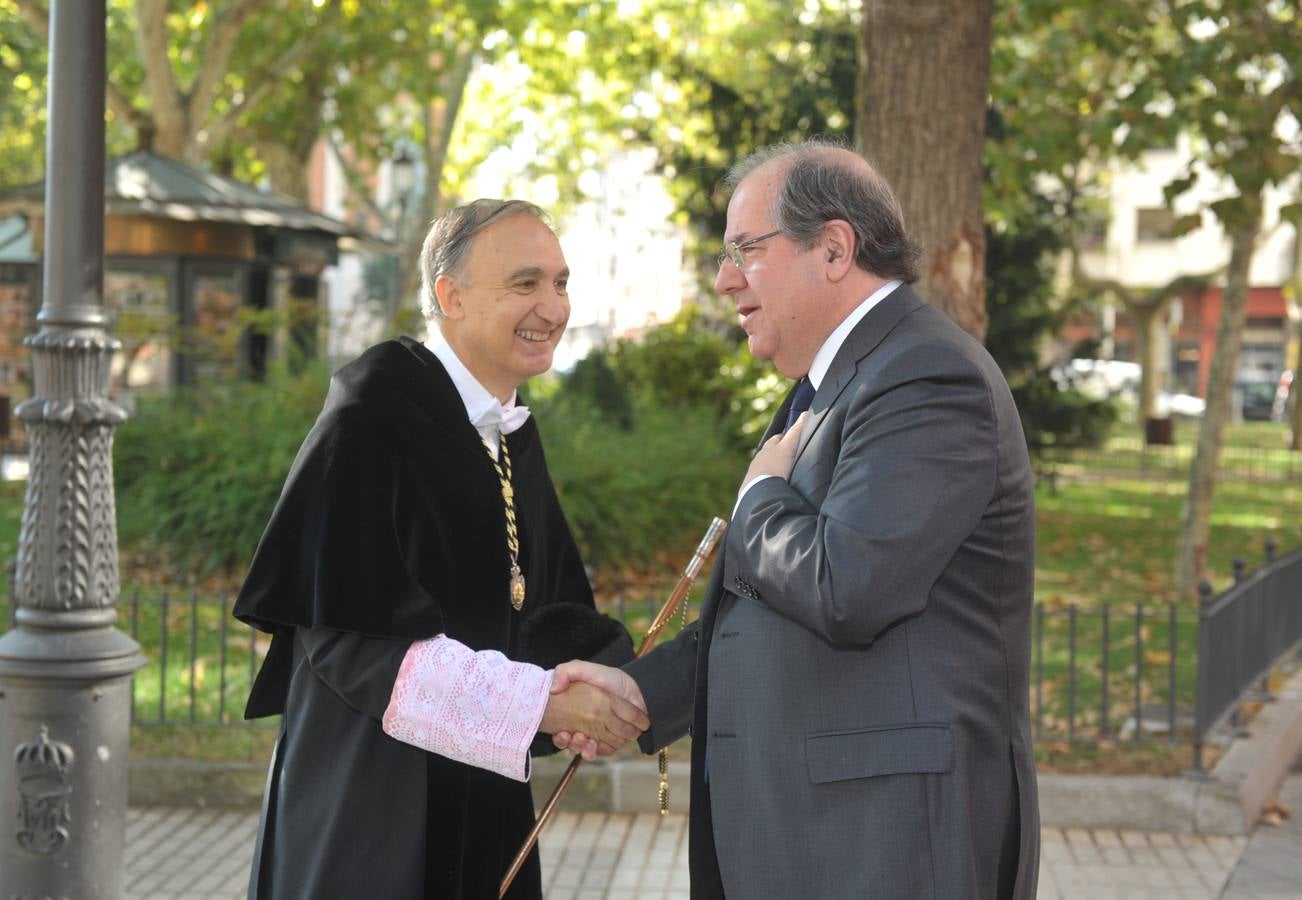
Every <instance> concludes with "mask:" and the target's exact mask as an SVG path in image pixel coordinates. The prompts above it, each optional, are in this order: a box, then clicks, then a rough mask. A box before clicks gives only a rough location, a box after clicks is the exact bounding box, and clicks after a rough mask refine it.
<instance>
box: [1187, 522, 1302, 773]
mask: <svg viewBox="0 0 1302 900" xmlns="http://www.w3.org/2000/svg"><path fill="white" fill-rule="evenodd" d="M1199 594H1200V596H1201V602H1200V604H1199V612H1198V618H1199V622H1198V687H1197V691H1196V697H1197V702H1196V704H1195V708H1194V719H1195V743H1194V766H1195V768H1201V762H1202V760H1201V755H1202V744H1203V741H1204V739H1205V738H1206V736H1207V735H1208V734H1209V733H1210V732H1211V731H1212V729H1213V728H1216V727H1217V726H1218V725H1221V724H1222V723H1224V722H1225V721H1226V720H1230V721H1231V724H1236V723H1235V722H1234V719H1235V718H1236V717H1237V715H1238V710H1239V704H1240V703H1241V702H1242V700H1243V698H1244V697H1245V695H1248V694H1249V693H1250V692H1253V691H1256V692H1258V693H1260V694H1263V695H1264V694H1267V693H1268V691H1267V690H1266V688H1267V685H1266V679H1267V676H1268V674H1269V672H1270V670H1271V668H1272V667H1273V666H1274V665H1275V663H1276V662H1277V661H1278V660H1279V659H1280V658H1281V657H1283V656H1285V655H1287V654H1288V653H1290V652H1291V651H1292V650H1293V649H1294V648H1296V647H1297V646H1298V645H1299V644H1302V548H1300V549H1298V550H1295V551H1293V552H1292V553H1290V554H1289V555H1288V556H1285V557H1284V558H1283V559H1275V545H1274V543H1273V542H1269V543H1267V545H1266V561H1265V563H1264V564H1263V565H1262V566H1261V567H1260V568H1259V569H1257V570H1256V571H1255V572H1253V573H1252V574H1251V575H1248V574H1246V571H1245V566H1244V564H1243V560H1241V559H1236V560H1235V561H1234V586H1233V587H1231V588H1230V589H1229V590H1226V591H1225V592H1223V593H1221V594H1220V595H1218V596H1213V594H1212V587H1211V585H1209V584H1207V583H1206V582H1203V583H1202V584H1201V585H1199Z"/></svg>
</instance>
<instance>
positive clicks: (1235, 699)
mask: <svg viewBox="0 0 1302 900" xmlns="http://www.w3.org/2000/svg"><path fill="white" fill-rule="evenodd" d="M1235 572H1236V578H1235V584H1234V586H1232V587H1231V588H1230V589H1228V590H1227V591H1225V592H1224V593H1222V594H1220V595H1219V596H1216V597H1212V596H1211V594H1210V588H1205V589H1204V592H1203V601H1202V603H1201V606H1200V608H1199V609H1193V608H1187V609H1186V608H1182V607H1178V606H1174V605H1161V606H1157V605H1151V606H1144V605H1135V606H1117V605H1108V604H1104V605H1103V606H1101V607H1097V608H1091V607H1084V606H1080V605H1076V604H1071V605H1053V604H1048V603H1040V604H1037V605H1036V608H1035V613H1034V619H1033V634H1032V648H1031V649H1032V657H1031V688H1030V689H1031V696H1030V707H1031V715H1032V724H1033V728H1034V736H1035V738H1036V740H1039V741H1047V742H1068V743H1098V742H1102V741H1110V742H1115V743H1133V744H1153V743H1167V744H1181V745H1186V746H1192V748H1193V753H1194V766H1195V768H1196V769H1197V768H1200V767H1201V765H1202V749H1203V745H1204V743H1205V742H1206V740H1207V739H1208V736H1209V734H1210V733H1211V732H1212V730H1213V729H1215V728H1217V727H1219V726H1220V725H1222V724H1224V723H1225V722H1226V721H1227V720H1229V721H1230V722H1231V724H1233V721H1234V716H1235V711H1236V710H1237V709H1238V707H1239V704H1240V703H1241V702H1242V701H1243V700H1244V699H1245V697H1249V696H1251V694H1252V692H1253V690H1254V689H1255V688H1257V687H1258V686H1259V685H1260V684H1261V683H1262V680H1263V678H1264V677H1265V676H1266V674H1267V673H1268V672H1269V670H1270V668H1271V666H1272V665H1274V664H1275V663H1276V662H1277V661H1278V660H1280V658H1281V657H1283V656H1285V655H1286V654H1287V653H1288V652H1289V651H1290V649H1291V648H1294V647H1295V646H1297V645H1298V644H1299V642H1300V641H1302V549H1299V550H1297V551H1295V552H1293V553H1291V554H1290V555H1289V556H1287V557H1285V558H1283V559H1279V560H1276V559H1274V555H1273V547H1272V546H1271V545H1269V544H1268V545H1267V558H1266V562H1265V564H1264V565H1262V567H1261V568H1259V569H1258V570H1257V571H1255V572H1253V573H1252V574H1251V575H1248V574H1246V573H1245V569H1244V566H1243V564H1242V562H1241V561H1236V564H1235ZM660 603H661V598H655V597H650V596H636V597H629V596H625V595H620V596H617V597H616V598H615V599H614V601H613V602H612V603H611V604H609V605H608V606H607V607H606V608H605V611H606V612H607V613H609V614H611V615H614V616H616V617H618V618H620V619H621V620H622V621H624V622H625V624H626V625H627V626H628V628H629V631H630V632H631V633H632V634H633V635H634V637H635V638H640V636H641V635H642V634H643V633H645V631H646V628H647V627H648V626H649V624H650V622H651V619H652V618H653V617H654V615H655V613H656V611H657V610H658V609H659V606H660ZM693 605H698V604H693ZM231 606H232V603H231V601H230V599H229V598H226V597H219V598H217V599H215V600H208V599H202V598H200V597H198V596H197V595H194V594H191V595H189V596H177V595H175V594H173V593H169V592H166V591H162V592H160V593H159V594H158V595H156V596H143V595H141V594H139V593H134V594H131V595H130V596H128V597H124V598H123V600H122V603H121V604H120V606H119V617H120V618H119V626H120V627H122V628H123V629H124V630H127V631H129V633H130V634H131V636H132V637H133V638H135V639H136V641H138V642H139V643H140V645H141V647H142V649H143V650H144V653H145V655H146V657H147V659H148V663H147V664H146V666H145V667H144V668H142V669H141V670H140V671H139V672H137V673H136V677H135V688H134V692H133V695H132V704H131V718H132V722H134V723H136V724H139V725H164V724H168V725H170V724H188V725H199V726H244V725H248V724H259V723H245V722H244V720H243V708H244V701H245V698H247V696H248V692H249V688H250V686H251V685H252V683H253V679H254V677H255V675H256V674H257V670H258V667H259V666H260V665H261V662H262V657H263V655H264V654H265V653H266V650H267V647H268V646H269V643H270V640H269V638H268V637H267V636H266V635H263V634H261V633H259V632H256V631H254V630H253V629H251V628H249V627H247V626H245V625H243V624H242V623H240V622H237V621H236V620H235V619H234V618H232V617H231ZM694 615H695V610H693V611H689V612H686V613H685V615H684V616H682V617H675V621H673V622H671V623H670V626H669V628H668V629H667V631H668V634H666V635H665V638H666V639H667V638H668V637H669V636H671V635H672V633H673V632H675V631H676V630H677V629H678V628H679V627H681V625H682V623H683V622H684V621H688V620H690V619H691V618H693V617H694ZM9 620H10V613H9V612H8V611H7V613H6V615H4V616H3V617H0V622H7V621H9ZM266 722H267V720H261V723H263V724H265V723H266Z"/></svg>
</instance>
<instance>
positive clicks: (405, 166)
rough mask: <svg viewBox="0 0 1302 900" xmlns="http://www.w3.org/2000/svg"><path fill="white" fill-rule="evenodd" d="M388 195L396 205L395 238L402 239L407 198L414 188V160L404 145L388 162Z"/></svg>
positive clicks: (400, 145)
mask: <svg viewBox="0 0 1302 900" xmlns="http://www.w3.org/2000/svg"><path fill="white" fill-rule="evenodd" d="M389 165H390V166H391V169H390V180H389V188H390V190H389V193H390V194H391V195H392V199H393V200H394V201H395V202H396V203H397V204H398V215H397V218H396V220H395V223H394V229H393V230H394V232H395V236H396V237H397V238H398V239H399V240H401V239H402V227H403V225H404V224H405V223H404V221H403V220H404V219H405V218H406V217H407V198H408V197H410V196H411V190H412V188H414V187H415V186H416V158H415V157H414V156H412V155H411V153H410V152H409V151H408V150H407V145H406V144H399V145H398V152H397V153H395V154H394V156H393V159H392V160H390V162H389Z"/></svg>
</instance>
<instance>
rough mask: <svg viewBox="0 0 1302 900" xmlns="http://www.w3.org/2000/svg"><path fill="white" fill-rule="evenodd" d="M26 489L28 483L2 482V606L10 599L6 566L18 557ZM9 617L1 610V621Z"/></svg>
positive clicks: (0, 558) (0, 535)
mask: <svg viewBox="0 0 1302 900" xmlns="http://www.w3.org/2000/svg"><path fill="white" fill-rule="evenodd" d="M25 488H26V483H25V482H22V481H0V604H3V603H4V602H5V601H7V599H8V597H9V572H8V569H7V568H6V566H7V564H8V563H9V561H10V560H12V559H15V558H16V557H17V556H18V529H19V526H20V525H21V524H22V516H23V491H24V489H25ZM7 615H8V613H7V612H6V611H5V610H4V609H2V608H0V621H3V622H7V621H8V619H7V618H5V617H6V616H7Z"/></svg>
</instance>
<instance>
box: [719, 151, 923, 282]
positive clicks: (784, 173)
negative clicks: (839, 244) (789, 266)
mask: <svg viewBox="0 0 1302 900" xmlns="http://www.w3.org/2000/svg"><path fill="white" fill-rule="evenodd" d="M751 179H757V180H765V181H767V180H770V179H772V180H773V181H775V182H777V183H776V184H775V185H774V187H775V190H774V191H773V209H772V218H773V224H774V227H775V228H777V229H779V230H780V231H781V232H782V233H783V234H784V235H786V236H787V237H789V238H791V240H793V241H795V242H796V243H797V244H799V245H800V246H802V247H804V248H806V249H808V248H811V247H813V246H814V244H815V243H817V241H818V239H819V237H820V235H821V234H822V232H823V226H824V225H825V224H826V223H828V222H831V221H834V220H841V221H844V222H847V223H848V224H849V225H850V227H851V229H852V230H853V231H854V236H855V264H856V265H857V266H858V267H859V268H861V269H863V270H864V271H866V272H869V273H871V274H873V275H876V276H878V277H879V278H882V279H893V278H898V279H900V280H901V281H905V282H909V283H912V282H914V281H917V279H918V260H919V258H920V257H921V255H922V253H921V249H920V248H919V247H918V245H917V244H916V243H915V242H914V241H913V239H912V238H910V237H909V234H908V231H907V229H906V228H905V226H904V213H903V211H902V210H901V209H900V204H899V201H898V200H896V199H895V194H894V192H893V191H892V190H891V187H890V185H888V184H887V183H886V181H885V179H883V178H882V177H881V175H879V174H878V173H877V171H876V170H875V169H874V168H873V167H872V166H871V165H869V164H868V161H867V160H865V159H864V158H863V157H862V156H860V155H859V154H858V153H855V152H854V151H852V150H850V149H848V148H846V147H844V146H842V145H840V144H836V143H832V142H830V141H825V140H818V139H814V140H808V141H802V142H801V143H798V144H791V143H783V144H774V145H772V146H770V147H765V148H763V149H762V150H758V151H756V152H755V153H752V154H751V155H749V156H747V157H746V158H744V159H742V160H741V161H740V162H738V163H737V164H736V165H734V166H733V167H732V168H731V169H730V170H729V171H728V174H727V176H726V177H725V179H724V183H725V184H727V185H728V186H729V187H730V188H733V189H734V190H735V189H736V188H737V187H738V186H740V185H741V183H742V182H743V181H749V180H751Z"/></svg>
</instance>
